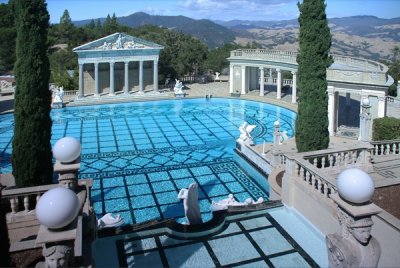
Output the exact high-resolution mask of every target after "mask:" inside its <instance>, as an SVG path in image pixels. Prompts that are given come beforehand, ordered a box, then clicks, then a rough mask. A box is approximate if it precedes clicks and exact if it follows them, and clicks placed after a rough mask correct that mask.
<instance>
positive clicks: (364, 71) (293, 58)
mask: <svg viewBox="0 0 400 268" xmlns="http://www.w3.org/2000/svg"><path fill="white" fill-rule="evenodd" d="M332 56H333V59H334V64H332V66H330V67H329V68H328V69H327V79H328V81H334V82H351V83H361V84H373V85H381V86H385V85H386V83H387V77H386V72H387V70H388V67H387V66H386V65H384V64H381V63H379V62H376V61H372V60H366V59H359V58H353V57H348V56H341V55H332ZM229 59H230V60H233V59H236V60H261V61H262V60H264V61H271V62H281V63H286V64H290V67H289V68H286V67H287V66H286V67H284V65H282V68H283V69H289V70H293V69H297V52H290V51H276V50H268V49H238V50H234V51H231V54H230V58H229ZM274 65H276V64H274ZM277 67H278V66H277ZM274 68H275V67H274Z"/></svg>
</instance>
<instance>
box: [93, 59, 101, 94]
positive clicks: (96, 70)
mask: <svg viewBox="0 0 400 268" xmlns="http://www.w3.org/2000/svg"><path fill="white" fill-rule="evenodd" d="M94 96H95V97H100V89H99V63H98V62H96V63H95V64H94Z"/></svg>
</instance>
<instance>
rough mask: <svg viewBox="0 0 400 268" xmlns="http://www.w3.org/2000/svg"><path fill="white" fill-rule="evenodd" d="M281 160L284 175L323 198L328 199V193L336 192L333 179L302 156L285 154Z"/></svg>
mask: <svg viewBox="0 0 400 268" xmlns="http://www.w3.org/2000/svg"><path fill="white" fill-rule="evenodd" d="M281 157H282V158H285V160H283V161H282V162H284V163H285V165H286V168H285V170H286V173H287V174H286V173H285V176H289V177H290V178H291V179H292V180H294V181H297V182H299V183H300V184H302V185H303V186H305V187H307V188H309V189H310V190H312V191H315V192H316V193H318V194H319V195H320V196H321V197H323V198H324V199H330V195H331V194H333V193H336V192H337V191H336V185H335V182H334V179H332V178H330V177H329V176H327V174H326V173H322V172H321V169H319V168H318V167H316V166H314V164H312V163H310V161H309V160H307V159H304V158H302V157H298V156H294V155H289V154H285V155H283V156H281Z"/></svg>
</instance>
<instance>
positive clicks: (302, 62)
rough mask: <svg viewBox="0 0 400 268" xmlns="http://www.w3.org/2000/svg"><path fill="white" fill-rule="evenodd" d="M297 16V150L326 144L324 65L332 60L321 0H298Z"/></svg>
mask: <svg viewBox="0 0 400 268" xmlns="http://www.w3.org/2000/svg"><path fill="white" fill-rule="evenodd" d="M298 7H299V11H300V16H299V24H300V32H299V46H300V50H299V53H298V55H297V63H298V87H299V104H298V114H297V119H296V145H297V150H298V151H299V152H307V151H314V150H321V149H326V148H328V145H329V131H328V123H329V122H328V96H327V86H328V82H327V80H326V69H327V68H328V67H329V66H330V65H331V64H332V63H333V59H332V57H331V56H329V50H330V47H331V42H332V36H331V33H330V30H329V27H328V21H327V19H326V13H325V7H326V6H325V1H324V0H304V1H303V3H302V4H300V3H298Z"/></svg>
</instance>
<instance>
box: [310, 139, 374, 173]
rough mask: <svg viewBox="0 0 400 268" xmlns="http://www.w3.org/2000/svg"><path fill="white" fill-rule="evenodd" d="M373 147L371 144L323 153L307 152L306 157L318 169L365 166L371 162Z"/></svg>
mask: <svg viewBox="0 0 400 268" xmlns="http://www.w3.org/2000/svg"><path fill="white" fill-rule="evenodd" d="M372 150H373V148H372V147H370V146H367V144H366V146H365V147H356V148H352V149H346V150H340V151H336V150H335V151H332V150H324V151H323V152H321V153H313V154H305V155H304V159H305V160H307V161H308V162H309V163H310V164H312V165H313V166H314V167H316V168H318V169H323V170H324V169H332V168H339V169H342V168H347V167H355V166H358V167H360V166H365V165H368V164H369V163H370V162H371V154H372Z"/></svg>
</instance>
